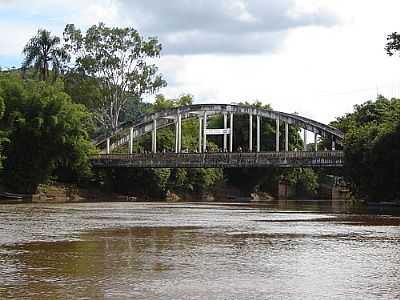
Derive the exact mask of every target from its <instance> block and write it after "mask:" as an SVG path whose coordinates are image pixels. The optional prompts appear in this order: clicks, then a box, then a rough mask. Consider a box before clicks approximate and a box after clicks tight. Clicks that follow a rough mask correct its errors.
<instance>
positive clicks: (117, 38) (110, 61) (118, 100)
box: [64, 23, 166, 131]
mask: <svg viewBox="0 0 400 300" xmlns="http://www.w3.org/2000/svg"><path fill="white" fill-rule="evenodd" d="M64 40H65V47H66V49H67V50H68V51H70V53H71V54H72V55H73V56H74V58H75V65H74V67H73V71H74V72H78V73H80V74H82V75H83V76H87V77H89V78H94V79H95V80H96V83H97V86H98V89H99V91H100V96H101V97H100V99H99V101H98V103H96V105H95V107H94V108H93V111H94V112H95V118H96V120H97V122H98V123H99V124H100V125H101V126H104V127H106V128H108V129H109V130H112V131H115V130H117V129H118V127H119V122H120V116H121V112H122V111H123V110H124V109H125V108H126V105H127V102H128V100H129V99H141V98H142V96H143V95H144V94H148V93H154V92H156V91H157V90H158V89H159V88H161V87H164V86H165V85H166V82H165V81H164V80H163V79H162V76H161V75H160V74H158V72H157V71H158V69H157V67H156V65H154V64H151V63H150V62H149V60H150V59H154V58H157V57H159V56H160V52H161V44H159V43H158V40H157V39H156V38H154V37H152V38H149V39H147V40H145V39H143V38H142V37H141V36H140V34H139V33H138V32H137V31H136V30H135V29H133V28H130V27H127V28H117V27H114V28H110V27H106V26H105V25H104V24H103V23H99V24H98V25H94V26H92V27H90V28H89V29H88V30H87V31H86V34H82V32H81V30H79V29H77V28H75V26H74V25H73V24H68V25H67V26H66V28H65V31H64Z"/></svg>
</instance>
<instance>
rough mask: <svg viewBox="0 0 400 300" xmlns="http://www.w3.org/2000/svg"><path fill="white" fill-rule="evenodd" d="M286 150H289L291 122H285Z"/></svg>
mask: <svg viewBox="0 0 400 300" xmlns="http://www.w3.org/2000/svg"><path fill="white" fill-rule="evenodd" d="M285 151H286V152H288V151H289V123H287V122H286V123H285Z"/></svg>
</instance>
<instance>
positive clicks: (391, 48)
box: [385, 32, 400, 56]
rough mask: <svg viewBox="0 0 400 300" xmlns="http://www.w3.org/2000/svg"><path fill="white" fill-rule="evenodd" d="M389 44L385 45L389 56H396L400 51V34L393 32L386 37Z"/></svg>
mask: <svg viewBox="0 0 400 300" xmlns="http://www.w3.org/2000/svg"><path fill="white" fill-rule="evenodd" d="M386 40H387V43H386V45H385V50H386V53H387V54H388V55H389V56H392V55H394V54H395V53H396V52H399V50H400V34H398V33H397V32H392V33H391V34H389V35H388V36H387V37H386Z"/></svg>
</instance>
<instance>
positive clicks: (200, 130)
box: [199, 117, 203, 153]
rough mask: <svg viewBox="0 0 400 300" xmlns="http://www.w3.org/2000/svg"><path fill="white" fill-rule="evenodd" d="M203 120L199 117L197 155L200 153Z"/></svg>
mask: <svg viewBox="0 0 400 300" xmlns="http://www.w3.org/2000/svg"><path fill="white" fill-rule="evenodd" d="M202 123H203V119H202V118H201V117H199V153H201V152H202V149H203V148H202V146H201V140H202V136H203V124H202Z"/></svg>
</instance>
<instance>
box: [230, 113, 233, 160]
mask: <svg viewBox="0 0 400 300" xmlns="http://www.w3.org/2000/svg"><path fill="white" fill-rule="evenodd" d="M229 121H230V129H231V133H230V138H229V152H233V113H230V116H229Z"/></svg>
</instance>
